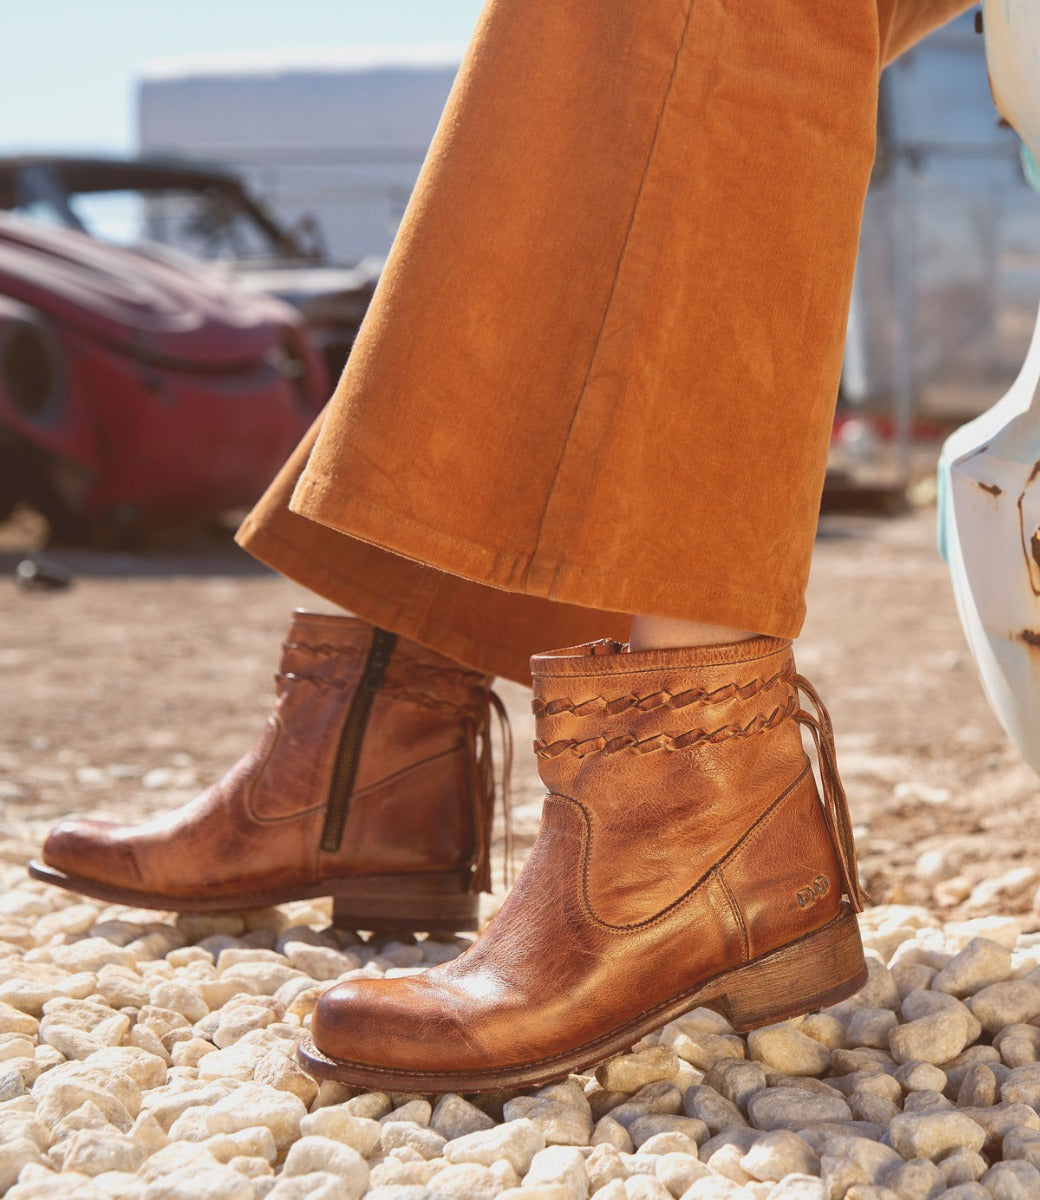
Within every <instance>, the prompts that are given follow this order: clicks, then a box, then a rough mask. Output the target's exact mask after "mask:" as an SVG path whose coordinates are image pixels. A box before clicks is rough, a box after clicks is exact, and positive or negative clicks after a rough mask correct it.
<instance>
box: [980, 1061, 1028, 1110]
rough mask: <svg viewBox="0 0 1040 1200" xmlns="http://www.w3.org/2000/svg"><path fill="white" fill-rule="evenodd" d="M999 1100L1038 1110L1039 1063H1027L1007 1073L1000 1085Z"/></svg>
mask: <svg viewBox="0 0 1040 1200" xmlns="http://www.w3.org/2000/svg"><path fill="white" fill-rule="evenodd" d="M1000 1098H1001V1100H1006V1101H1008V1102H1010V1103H1012V1104H1028V1105H1029V1106H1030V1107H1032V1108H1040V1063H1028V1064H1027V1065H1025V1066H1022V1067H1015V1068H1014V1069H1013V1070H1012V1071H1010V1072H1008V1075H1007V1077H1006V1078H1005V1080H1004V1082H1003V1083H1002V1084H1001V1085H1000ZM991 1103H992V1101H991Z"/></svg>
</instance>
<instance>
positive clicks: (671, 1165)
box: [654, 1154, 711, 1197]
mask: <svg viewBox="0 0 1040 1200" xmlns="http://www.w3.org/2000/svg"><path fill="white" fill-rule="evenodd" d="M654 1174H655V1175H656V1177H657V1179H658V1180H659V1182H660V1183H662V1184H663V1185H664V1186H665V1187H666V1188H667V1189H668V1191H669V1192H670V1193H671V1194H672V1195H673V1196H676V1197H679V1196H682V1195H683V1193H684V1192H685V1191H686V1190H687V1189H688V1188H689V1187H691V1186H692V1185H693V1184H694V1183H696V1182H697V1180H698V1179H704V1178H705V1177H706V1176H708V1175H710V1174H711V1172H710V1171H709V1170H708V1168H707V1167H706V1166H705V1165H704V1163H702V1162H701V1161H700V1160H699V1159H698V1158H696V1157H695V1156H693V1155H691V1154H662V1155H661V1156H660V1157H659V1158H658V1160H657V1161H656V1162H655V1163H654Z"/></svg>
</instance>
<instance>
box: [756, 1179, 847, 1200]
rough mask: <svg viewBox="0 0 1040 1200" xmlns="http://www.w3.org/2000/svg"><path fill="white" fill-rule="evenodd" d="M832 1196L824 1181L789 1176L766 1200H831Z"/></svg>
mask: <svg viewBox="0 0 1040 1200" xmlns="http://www.w3.org/2000/svg"><path fill="white" fill-rule="evenodd" d="M830 1195H831V1193H829V1192H828V1190H827V1186H826V1185H825V1184H824V1182H823V1180H822V1179H816V1178H814V1177H813V1176H812V1175H788V1176H787V1178H786V1179H782V1180H781V1181H780V1182H779V1183H777V1184H776V1185H775V1186H774V1187H773V1188H772V1189H770V1192H769V1194H768V1196H767V1198H766V1200H830Z"/></svg>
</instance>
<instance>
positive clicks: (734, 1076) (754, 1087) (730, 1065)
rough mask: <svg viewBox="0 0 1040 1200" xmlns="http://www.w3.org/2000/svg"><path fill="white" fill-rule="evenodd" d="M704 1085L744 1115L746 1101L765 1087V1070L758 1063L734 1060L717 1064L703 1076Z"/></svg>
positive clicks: (745, 1112)
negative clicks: (712, 1089)
mask: <svg viewBox="0 0 1040 1200" xmlns="http://www.w3.org/2000/svg"><path fill="white" fill-rule="evenodd" d="M704 1085H705V1086H706V1087H711V1088H714V1089H715V1091H717V1092H718V1093H719V1095H720V1096H722V1097H723V1098H724V1099H726V1100H729V1101H731V1102H732V1103H733V1104H735V1105H736V1106H737V1108H738V1109H739V1110H740V1111H741V1112H742V1113H744V1114H745V1115H746V1114H747V1106H748V1101H750V1099H751V1097H752V1096H753V1095H754V1094H755V1093H756V1092H760V1091H762V1089H763V1088H764V1087H765V1086H766V1073H765V1068H764V1067H762V1066H761V1064H759V1063H753V1062H739V1061H736V1060H734V1059H729V1060H727V1061H724V1062H718V1063H716V1064H715V1065H714V1066H713V1067H712V1068H711V1070H709V1071H708V1073H707V1075H705V1077H704ZM702 1119H703V1118H702Z"/></svg>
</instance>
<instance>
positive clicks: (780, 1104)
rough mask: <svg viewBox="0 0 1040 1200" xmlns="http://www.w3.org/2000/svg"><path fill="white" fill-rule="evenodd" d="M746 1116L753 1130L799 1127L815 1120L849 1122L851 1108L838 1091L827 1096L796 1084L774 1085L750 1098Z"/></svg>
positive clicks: (801, 1127)
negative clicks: (789, 1085)
mask: <svg viewBox="0 0 1040 1200" xmlns="http://www.w3.org/2000/svg"><path fill="white" fill-rule="evenodd" d="M828 1090H830V1089H828ZM748 1117H749V1119H750V1121H751V1124H752V1125H754V1126H755V1128H756V1129H763V1130H767V1131H771V1130H774V1129H793V1130H799V1129H803V1128H804V1127H805V1126H806V1125H812V1124H814V1123H815V1122H817V1121H851V1120H852V1110H851V1109H850V1108H849V1106H848V1103H847V1102H846V1100H845V1099H844V1097H843V1096H841V1095H840V1093H838V1092H831V1094H830V1095H827V1094H823V1093H819V1092H810V1091H806V1090H804V1089H802V1088H797V1087H776V1088H767V1089H765V1090H763V1091H761V1092H756V1093H755V1095H754V1096H752V1097H751V1099H750V1100H749V1101H748Z"/></svg>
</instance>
